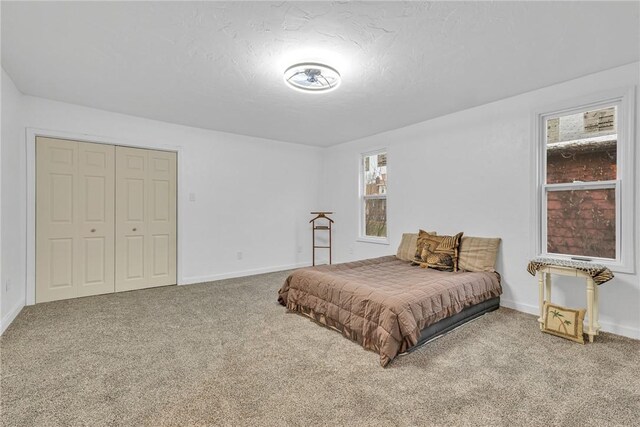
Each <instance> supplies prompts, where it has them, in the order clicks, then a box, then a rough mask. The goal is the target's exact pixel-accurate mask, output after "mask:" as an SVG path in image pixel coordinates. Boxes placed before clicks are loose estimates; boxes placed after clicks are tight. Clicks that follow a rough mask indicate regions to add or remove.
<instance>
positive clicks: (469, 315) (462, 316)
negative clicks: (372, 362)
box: [405, 297, 500, 354]
mask: <svg viewBox="0 0 640 427" xmlns="http://www.w3.org/2000/svg"><path fill="white" fill-rule="evenodd" d="M499 307H500V297H495V298H491V299H488V300H486V301H483V302H481V303H479V304H476V305H472V306H471V307H467V308H465V309H464V310H462V311H461V312H460V313H457V314H454V315H453V316H451V317H447V318H446V319H442V320H441V321H439V322H436V323H434V324H433V325H431V326H428V327H426V328H424V329H423V330H422V332H421V333H420V339H419V340H418V343H417V344H416V345H414V346H413V347H411V348H410V349H408V350H407V351H406V352H405V354H406V353H411V352H412V351H413V350H415V349H417V348H418V347H420V346H421V345H422V344H426V343H427V342H429V341H431V340H434V339H436V338H438V337H440V336H442V335H444V334H446V333H447V332H450V331H452V330H454V329H455V328H457V327H458V326H461V325H463V324H465V323H467V322H469V321H471V320H473V319H475V318H476V317H480V316H482V315H483V314H486V313H489V312H491V311H494V310H497V309H498V308H499Z"/></svg>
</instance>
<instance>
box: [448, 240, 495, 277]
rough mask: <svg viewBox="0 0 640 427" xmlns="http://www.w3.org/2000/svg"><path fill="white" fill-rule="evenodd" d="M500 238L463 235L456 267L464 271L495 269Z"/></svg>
mask: <svg viewBox="0 0 640 427" xmlns="http://www.w3.org/2000/svg"><path fill="white" fill-rule="evenodd" d="M500 240H501V239H500V238H499V237H497V238H490V237H470V236H465V237H463V238H462V240H461V241H460V250H459V255H458V268H459V269H460V270H464V271H496V259H497V257H498V247H499V246H500Z"/></svg>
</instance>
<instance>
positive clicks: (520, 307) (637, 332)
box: [500, 298, 640, 340]
mask: <svg viewBox="0 0 640 427" xmlns="http://www.w3.org/2000/svg"><path fill="white" fill-rule="evenodd" d="M500 305H501V306H503V307H507V308H512V309H514V310H517V311H521V312H523V313H528V314H533V315H535V316H539V315H540V311H539V310H538V306H537V305H531V304H523V303H520V302H516V301H512V300H508V299H504V298H500ZM600 327H601V329H602V331H604V332H611V333H612V334H616V335H622V336H623V337H628V338H633V339H636V340H640V329H638V328H633V327H631V326H625V325H620V324H619V323H613V322H607V321H605V320H600Z"/></svg>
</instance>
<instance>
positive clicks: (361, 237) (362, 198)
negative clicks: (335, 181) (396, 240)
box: [356, 148, 389, 245]
mask: <svg viewBox="0 0 640 427" xmlns="http://www.w3.org/2000/svg"><path fill="white" fill-rule="evenodd" d="M377 154H385V155H386V156H387V177H388V175H389V151H388V150H387V149H386V148H379V149H377V150H373V151H367V152H364V153H360V156H359V157H358V162H359V167H358V204H359V209H358V213H359V214H358V217H359V220H358V230H359V231H358V238H357V239H356V240H357V241H359V242H365V243H377V244H381V245H388V244H389V216H388V214H389V199H388V197H387V195H388V194H389V182H388V181H387V185H386V192H385V194H376V195H370V196H367V195H366V194H365V182H366V180H365V177H364V172H365V171H364V159H365V157H369V156H373V155H377ZM375 199H384V200H386V201H387V218H386V225H387V236H386V237H376V236H367V234H366V223H367V222H366V219H365V215H366V208H365V204H366V201H367V200H375Z"/></svg>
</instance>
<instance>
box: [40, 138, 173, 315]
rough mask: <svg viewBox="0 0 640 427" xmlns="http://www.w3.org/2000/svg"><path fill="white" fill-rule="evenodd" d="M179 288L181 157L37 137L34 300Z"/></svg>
mask: <svg viewBox="0 0 640 427" xmlns="http://www.w3.org/2000/svg"><path fill="white" fill-rule="evenodd" d="M175 283H176V153H172V152H165V151H155V150H144V149H135V148H127V147H119V146H113V145H106V144H92V143H86V142H79V141H69V140H62V139H55V138H44V137H38V138H37V139H36V302H37V303H40V302H46V301H53V300H60V299H67V298H75V297H82V296H88V295H98V294H104V293H111V292H117V291H128V290H133V289H142V288H149V287H154V286H165V285H173V284H175Z"/></svg>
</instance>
